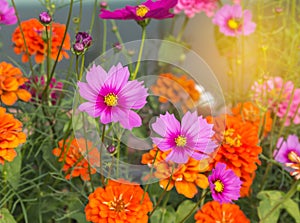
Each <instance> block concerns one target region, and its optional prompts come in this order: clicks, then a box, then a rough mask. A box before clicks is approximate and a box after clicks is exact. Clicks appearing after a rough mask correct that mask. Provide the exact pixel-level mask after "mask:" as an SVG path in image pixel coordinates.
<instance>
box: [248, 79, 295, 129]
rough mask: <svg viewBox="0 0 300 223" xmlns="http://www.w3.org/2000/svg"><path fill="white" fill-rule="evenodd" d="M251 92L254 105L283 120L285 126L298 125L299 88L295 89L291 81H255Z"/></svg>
mask: <svg viewBox="0 0 300 223" xmlns="http://www.w3.org/2000/svg"><path fill="white" fill-rule="evenodd" d="M252 91H253V99H254V100H256V103H257V104H260V105H261V106H262V107H265V108H266V109H269V110H270V111H272V112H273V113H274V114H276V115H277V116H278V117H279V118H280V119H281V120H285V122H284V125H285V126H289V125H291V124H292V123H294V124H299V123H300V109H299V106H300V97H299V95H300V88H296V87H295V86H294V84H293V82H292V81H285V80H284V79H283V78H281V77H270V78H266V79H265V80H263V81H256V82H255V83H254V84H253V86H252Z"/></svg>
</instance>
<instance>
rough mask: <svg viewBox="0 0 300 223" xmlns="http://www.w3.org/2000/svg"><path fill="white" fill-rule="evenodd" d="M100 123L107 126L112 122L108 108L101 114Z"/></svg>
mask: <svg viewBox="0 0 300 223" xmlns="http://www.w3.org/2000/svg"><path fill="white" fill-rule="evenodd" d="M100 121H101V123H103V124H108V123H111V122H112V113H111V108H110V107H106V109H105V110H104V111H103V112H102V113H101V116H100Z"/></svg>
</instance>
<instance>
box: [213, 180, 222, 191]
mask: <svg viewBox="0 0 300 223" xmlns="http://www.w3.org/2000/svg"><path fill="white" fill-rule="evenodd" d="M214 185H215V191H217V192H218V193H221V192H222V191H223V190H224V184H223V183H222V182H221V181H220V180H217V181H216V182H214Z"/></svg>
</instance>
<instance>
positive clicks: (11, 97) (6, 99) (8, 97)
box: [1, 92, 18, 105]
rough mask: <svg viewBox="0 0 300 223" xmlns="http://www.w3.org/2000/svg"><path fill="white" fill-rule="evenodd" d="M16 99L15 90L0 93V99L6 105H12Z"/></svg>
mask: <svg viewBox="0 0 300 223" xmlns="http://www.w3.org/2000/svg"><path fill="white" fill-rule="evenodd" d="M17 100H18V97H17V95H16V93H15V92H5V93H4V94H3V95H1V101H2V102H3V103H4V104H6V105H13V104H14V103H16V101H17Z"/></svg>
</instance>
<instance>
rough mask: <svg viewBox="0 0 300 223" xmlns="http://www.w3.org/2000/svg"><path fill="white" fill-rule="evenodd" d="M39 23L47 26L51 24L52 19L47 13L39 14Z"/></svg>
mask: <svg viewBox="0 0 300 223" xmlns="http://www.w3.org/2000/svg"><path fill="white" fill-rule="evenodd" d="M39 19H40V22H41V23H43V24H44V25H49V24H50V23H51V22H52V17H51V15H50V14H49V13H48V12H41V13H40V15H39Z"/></svg>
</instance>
